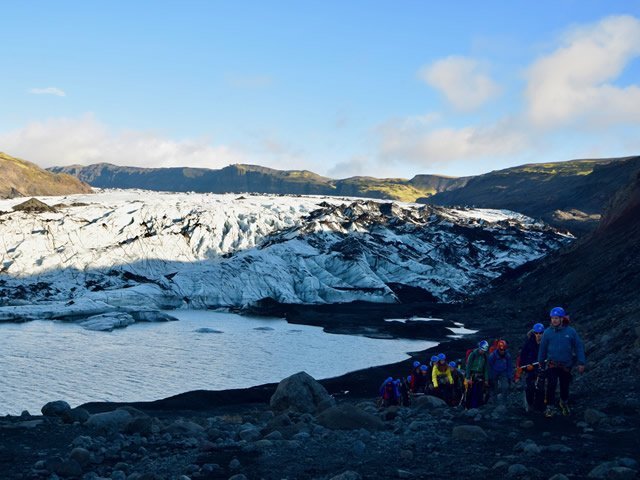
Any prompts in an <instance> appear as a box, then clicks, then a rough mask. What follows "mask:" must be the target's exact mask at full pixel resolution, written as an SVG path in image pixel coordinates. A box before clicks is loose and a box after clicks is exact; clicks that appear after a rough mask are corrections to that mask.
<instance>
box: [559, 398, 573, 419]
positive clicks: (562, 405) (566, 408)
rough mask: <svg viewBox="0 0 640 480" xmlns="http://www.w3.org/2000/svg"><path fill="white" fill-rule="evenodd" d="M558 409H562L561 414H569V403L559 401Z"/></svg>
mask: <svg viewBox="0 0 640 480" xmlns="http://www.w3.org/2000/svg"><path fill="white" fill-rule="evenodd" d="M560 410H562V415H565V416H566V415H569V414H570V413H571V410H570V409H569V404H568V403H567V402H562V401H561V402H560Z"/></svg>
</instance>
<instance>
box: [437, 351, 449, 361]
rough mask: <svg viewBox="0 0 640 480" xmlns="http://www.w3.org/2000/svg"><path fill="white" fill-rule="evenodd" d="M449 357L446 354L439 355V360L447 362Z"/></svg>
mask: <svg viewBox="0 0 640 480" xmlns="http://www.w3.org/2000/svg"><path fill="white" fill-rule="evenodd" d="M446 359H447V356H446V355H445V354H444V353H439V354H438V360H446Z"/></svg>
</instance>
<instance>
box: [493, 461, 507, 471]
mask: <svg viewBox="0 0 640 480" xmlns="http://www.w3.org/2000/svg"><path fill="white" fill-rule="evenodd" d="M508 467H509V464H508V463H507V462H505V461H504V460H499V461H497V462H496V463H494V464H493V467H491V468H492V469H493V470H506V469H507V468H508Z"/></svg>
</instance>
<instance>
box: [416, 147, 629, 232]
mask: <svg viewBox="0 0 640 480" xmlns="http://www.w3.org/2000/svg"><path fill="white" fill-rule="evenodd" d="M638 168H640V157H638V156H634V157H625V158H619V159H599V160H574V161H569V162H562V163H551V164H530V165H522V166H520V167H513V168H508V169H505V170H498V171H495V172H490V173H486V174H483V175H478V176H476V177H472V178H470V179H469V180H468V181H467V182H466V183H465V184H464V185H463V186H462V187H460V188H455V189H448V190H447V191H443V192H438V193H437V194H435V195H433V196H431V197H429V198H424V199H419V200H418V201H419V202H423V203H431V204H436V205H473V206H477V207H483V208H507V209H510V210H514V211H516V212H521V213H524V214H526V215H529V216H532V217H534V218H540V219H542V220H543V221H545V222H547V223H549V224H550V225H553V226H556V227H560V228H562V227H564V228H567V229H569V230H570V231H572V232H573V233H576V234H585V233H587V232H589V231H591V230H593V229H594V228H595V227H596V225H597V223H598V220H599V216H600V214H602V213H603V211H604V210H605V209H606V207H607V202H608V201H609V200H610V199H611V197H612V196H613V195H614V194H615V193H616V192H617V191H618V190H619V189H620V188H622V187H624V186H625V185H626V184H627V183H628V182H629V180H630V179H631V177H632V176H633V173H634V172H635V171H636V170H637V169H638Z"/></svg>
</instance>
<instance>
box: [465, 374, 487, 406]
mask: <svg viewBox="0 0 640 480" xmlns="http://www.w3.org/2000/svg"><path fill="white" fill-rule="evenodd" d="M484 387H485V383H484V381H483V380H474V382H473V385H471V388H469V389H468V390H467V402H466V407H467V408H478V407H481V406H482V405H484V403H485V388H484Z"/></svg>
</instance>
